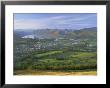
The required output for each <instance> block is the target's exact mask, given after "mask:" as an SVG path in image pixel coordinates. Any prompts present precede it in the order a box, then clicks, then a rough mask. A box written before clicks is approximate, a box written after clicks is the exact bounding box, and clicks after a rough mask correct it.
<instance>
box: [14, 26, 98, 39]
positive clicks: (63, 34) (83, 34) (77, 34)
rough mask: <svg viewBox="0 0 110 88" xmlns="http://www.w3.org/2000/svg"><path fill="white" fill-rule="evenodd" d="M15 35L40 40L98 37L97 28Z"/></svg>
mask: <svg viewBox="0 0 110 88" xmlns="http://www.w3.org/2000/svg"><path fill="white" fill-rule="evenodd" d="M14 34H15V35H17V36H19V37H21V38H39V39H56V38H67V39H69V38H73V39H79V38H80V39H87V38H96V37H97V28H96V27H92V28H84V29H80V30H69V29H63V30H59V29H54V30H52V29H44V30H15V31H14Z"/></svg>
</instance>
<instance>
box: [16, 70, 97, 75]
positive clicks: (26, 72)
mask: <svg viewBox="0 0 110 88" xmlns="http://www.w3.org/2000/svg"><path fill="white" fill-rule="evenodd" d="M14 75H54V76H55V75H56V76H65V75H66V76H67V75H68V76H77V75H78V76H79V75H82V76H83V75H97V72H96V71H90V70H89V71H70V72H66V71H34V70H18V71H15V73H14Z"/></svg>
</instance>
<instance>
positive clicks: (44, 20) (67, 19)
mask: <svg viewBox="0 0 110 88" xmlns="http://www.w3.org/2000/svg"><path fill="white" fill-rule="evenodd" d="M89 27H97V14H96V13H15V14H14V30H19V29H36V30H38V29H47V28H48V29H83V28H89Z"/></svg>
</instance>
